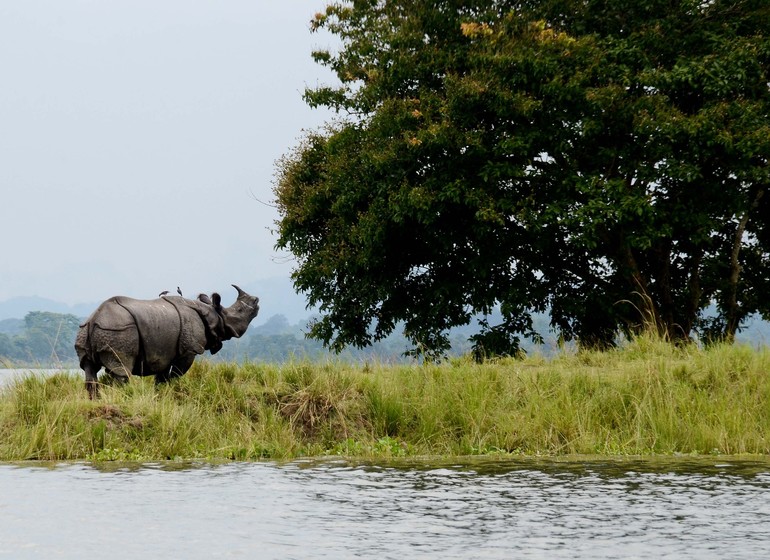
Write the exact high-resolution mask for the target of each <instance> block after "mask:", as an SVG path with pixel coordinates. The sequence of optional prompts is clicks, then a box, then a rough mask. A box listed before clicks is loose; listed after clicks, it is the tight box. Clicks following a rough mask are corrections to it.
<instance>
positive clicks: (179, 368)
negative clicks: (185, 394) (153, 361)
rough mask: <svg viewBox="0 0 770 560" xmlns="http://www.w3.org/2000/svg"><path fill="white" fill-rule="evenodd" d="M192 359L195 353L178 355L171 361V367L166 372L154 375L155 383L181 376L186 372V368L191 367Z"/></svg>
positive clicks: (193, 359)
mask: <svg viewBox="0 0 770 560" xmlns="http://www.w3.org/2000/svg"><path fill="white" fill-rule="evenodd" d="M194 361H195V354H193V355H191V356H179V357H178V358H176V359H175V360H174V361H172V362H171V367H170V368H169V371H168V372H167V373H165V374H156V375H155V383H156V384H158V383H165V382H167V381H170V380H172V379H176V378H177V377H182V376H183V375H184V374H185V373H187V370H189V369H190V367H192V365H193V362H194Z"/></svg>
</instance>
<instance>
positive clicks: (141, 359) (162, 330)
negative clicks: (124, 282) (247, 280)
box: [75, 285, 259, 399]
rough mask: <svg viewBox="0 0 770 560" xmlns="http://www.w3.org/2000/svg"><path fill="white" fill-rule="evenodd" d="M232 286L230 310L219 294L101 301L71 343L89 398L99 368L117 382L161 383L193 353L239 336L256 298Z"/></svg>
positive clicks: (214, 348) (177, 373)
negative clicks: (136, 378) (148, 379)
mask: <svg viewBox="0 0 770 560" xmlns="http://www.w3.org/2000/svg"><path fill="white" fill-rule="evenodd" d="M233 287H234V288H235V289H236V290H238V299H237V300H236V301H235V303H233V304H232V305H231V306H230V307H222V306H221V305H220V297H219V294H212V295H211V298H210V299H209V298H208V297H207V296H199V298H198V299H197V300H189V299H185V298H182V297H179V296H163V297H160V298H158V299H153V300H139V299H133V298H128V297H122V296H117V297H113V298H110V299H108V300H107V301H105V302H104V303H102V304H101V305H100V306H99V307H98V308H97V309H96V311H94V312H93V313H92V314H91V316H90V317H89V318H88V319H87V320H86V322H85V323H83V324H82V325H81V326H80V330H79V331H78V334H77V337H76V339H75V350H76V351H77V354H78V358H79V359H80V367H81V368H82V369H83V371H84V372H85V379H86V390H87V391H88V395H89V397H91V398H92V399H93V398H94V397H96V396H98V392H99V390H98V384H97V372H98V371H99V370H100V369H101V368H102V367H104V369H105V371H106V372H107V374H109V375H111V376H113V377H115V378H116V379H120V380H124V381H127V380H128V379H129V377H130V376H131V375H154V376H155V381H156V382H159V383H160V382H164V381H168V380H169V379H172V378H174V377H179V376H181V375H184V374H185V373H186V372H187V370H188V369H190V366H192V364H193V362H194V361H195V356H197V355H198V354H203V352H204V351H206V350H209V351H210V352H211V353H212V354H215V353H216V352H218V351H219V350H220V349H221V348H222V342H223V341H225V340H230V339H231V338H239V337H241V336H242V335H243V333H245V332H246V329H247V328H248V326H249V323H251V321H252V320H253V319H254V317H256V316H257V313H258V312H259V298H257V297H255V296H251V295H249V294H247V293H246V292H244V291H243V290H241V289H240V288H239V287H238V286H235V285H233Z"/></svg>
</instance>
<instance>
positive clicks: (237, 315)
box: [217, 284, 259, 340]
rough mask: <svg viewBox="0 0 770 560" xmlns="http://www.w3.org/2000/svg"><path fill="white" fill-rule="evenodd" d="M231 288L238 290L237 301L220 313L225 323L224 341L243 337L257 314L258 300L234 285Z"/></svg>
mask: <svg viewBox="0 0 770 560" xmlns="http://www.w3.org/2000/svg"><path fill="white" fill-rule="evenodd" d="M232 286H233V288H235V289H236V290H238V299H236V300H235V303H233V304H232V305H231V306H230V307H224V308H222V311H221V313H222V318H223V319H224V323H225V340H230V339H231V338H240V337H241V336H243V333H245V332H246V329H247V328H248V326H249V323H251V321H252V319H254V317H256V316H257V313H259V298H258V297H256V296H252V295H249V294H247V293H246V292H244V291H243V290H241V289H240V288H239V287H238V286H236V285H235V284H233V285H232ZM217 303H218V302H217Z"/></svg>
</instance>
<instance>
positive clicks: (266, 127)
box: [0, 0, 332, 304]
mask: <svg viewBox="0 0 770 560" xmlns="http://www.w3.org/2000/svg"><path fill="white" fill-rule="evenodd" d="M324 5H325V4H324V2H323V0H293V1H292V2H252V1H247V0H231V1H229V2H221V3H220V2H217V3H213V2H211V3H209V2H184V1H182V0H166V1H164V2H152V1H148V0H138V1H135V2H91V1H87V0H77V1H70V2H58V1H56V0H25V1H24V2H4V3H2V5H0V71H1V72H2V76H3V78H2V80H3V87H2V88H0V122H2V123H3V124H2V127H0V239H1V240H2V248H3V250H2V259H0V301H3V300H6V299H10V298H13V297H19V296H40V297H45V298H50V299H54V300H58V301H62V302H65V303H67V304H76V303H81V302H91V301H99V300H102V299H104V298H106V297H109V296H112V295H116V294H125V295H131V296H135V297H155V296H157V294H158V292H160V291H161V290H175V289H176V286H182V287H183V289H184V291H185V294H186V295H188V294H189V295H192V294H194V293H198V292H200V291H204V292H211V291H221V292H222V293H223V295H224V294H225V293H226V292H227V290H229V289H230V288H229V286H230V284H231V283H236V284H238V283H248V282H251V281H254V280H256V279H260V278H271V277H276V276H283V277H286V276H287V275H288V274H289V272H290V269H291V262H289V260H288V259H287V255H279V254H276V252H275V251H274V249H273V245H274V243H275V239H274V237H273V235H272V234H271V232H270V229H271V228H272V227H273V225H274V222H275V220H276V219H277V213H276V211H275V209H274V208H272V207H270V206H269V203H270V201H271V200H272V198H273V194H272V187H273V178H274V172H275V161H276V160H277V159H279V158H280V157H281V156H282V155H284V154H286V153H287V152H289V151H290V150H291V149H292V148H293V147H294V146H296V145H297V143H298V140H299V138H300V137H301V135H302V131H303V129H305V130H306V129H313V128H316V127H318V126H320V125H321V124H322V123H323V122H324V121H326V120H329V118H330V115H329V114H328V113H324V112H322V111H319V110H311V109H310V108H309V107H308V106H307V105H305V103H304V101H303V100H302V92H303V90H304V89H305V86H306V85H309V86H315V85H317V84H318V83H319V82H320V83H332V77H331V76H330V75H329V74H328V72H326V71H325V70H324V69H322V68H321V67H320V66H318V65H317V64H315V63H314V62H313V61H312V58H311V56H310V54H311V51H312V50H313V49H314V48H315V47H326V46H328V44H329V41H330V39H329V38H328V37H323V36H318V35H313V34H311V33H310V31H309V22H310V20H311V18H312V17H313V14H314V13H315V12H316V11H318V10H322V9H323V7H324Z"/></svg>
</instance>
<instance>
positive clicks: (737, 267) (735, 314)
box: [724, 188, 765, 343]
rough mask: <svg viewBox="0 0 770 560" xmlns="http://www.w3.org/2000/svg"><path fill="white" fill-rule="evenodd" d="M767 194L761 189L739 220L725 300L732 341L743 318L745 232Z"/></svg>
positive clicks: (730, 340)
mask: <svg viewBox="0 0 770 560" xmlns="http://www.w3.org/2000/svg"><path fill="white" fill-rule="evenodd" d="M764 194H765V189H763V188H762V189H759V190H758V191H757V194H756V196H755V197H754V201H753V202H752V203H751V205H750V206H749V207H748V208H747V209H746V213H745V214H744V215H743V217H742V218H741V221H740V222H738V227H737V229H736V230H735V238H734V239H733V250H732V253H731V255H730V278H729V281H728V288H727V298H726V301H725V310H724V311H725V319H726V325H725V339H726V340H727V341H728V342H730V343H732V342H733V341H734V340H735V333H736V331H737V330H738V327H739V326H740V324H741V321H742V320H743V314H742V312H741V309H740V305H739V304H738V280H739V279H740V276H741V263H740V260H739V257H740V253H741V247H742V245H743V234H744V233H745V232H746V226H747V225H748V223H749V216H750V215H751V212H752V211H754V210H755V209H756V208H757V206H759V201H760V200H762V196H764Z"/></svg>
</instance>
